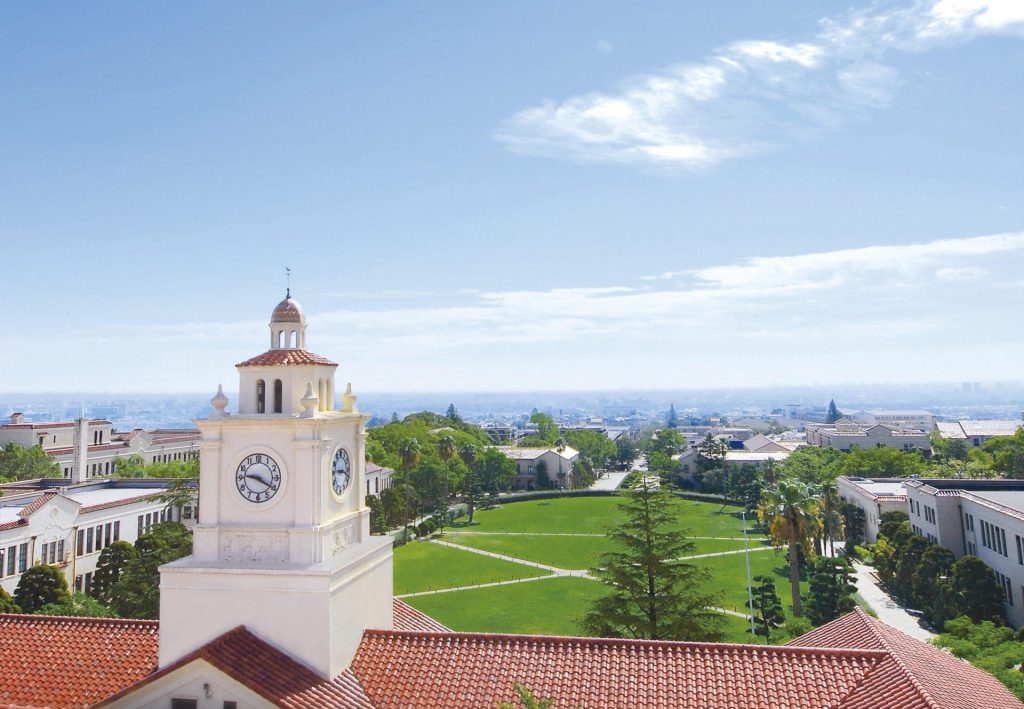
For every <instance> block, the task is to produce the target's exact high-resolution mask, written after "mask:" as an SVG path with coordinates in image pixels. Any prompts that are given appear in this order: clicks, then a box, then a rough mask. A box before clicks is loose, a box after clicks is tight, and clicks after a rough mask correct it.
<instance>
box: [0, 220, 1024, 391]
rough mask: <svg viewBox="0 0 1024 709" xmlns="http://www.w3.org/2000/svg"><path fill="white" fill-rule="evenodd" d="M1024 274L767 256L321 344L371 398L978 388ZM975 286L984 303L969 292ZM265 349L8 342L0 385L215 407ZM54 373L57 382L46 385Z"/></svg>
mask: <svg viewBox="0 0 1024 709" xmlns="http://www.w3.org/2000/svg"><path fill="white" fill-rule="evenodd" d="M1022 270H1024V232H1017V233H1007V234H997V235H992V236H981V237H973V238H962V239H942V240H935V241H931V242H927V243H915V244H905V245H888V246H886V245H882V246H870V247H865V248H856V249H839V250H833V251H822V252H817V253H809V254H797V255H791V256H760V257H753V258H747V259H742V260H739V261H737V262H734V263H723V264H721V265H715V266H709V267H705V268H699V269H691V270H678V271H669V272H666V273H663V274H660V275H658V276H656V277H654V280H644V279H641V280H640V281H639V282H638V283H637V284H636V285H624V284H618V285H610V286H607V287H589V288H555V289H549V290H511V291H488V292H463V293H451V294H447V295H446V296H445V301H446V302H451V303H453V304H451V305H445V306H436V305H435V306H430V305H425V304H423V303H420V302H417V303H416V304H409V305H405V304H402V305H398V304H396V303H395V301H393V300H387V299H385V300H382V302H381V303H380V304H377V306H376V307H375V308H373V309H367V308H362V307H359V308H352V307H342V309H340V310H337V311H327V312H310V313H309V321H310V326H309V344H310V348H311V349H313V350H314V351H317V352H320V353H322V354H325V355H327V356H330V357H332V358H339V359H340V361H341V362H342V368H343V369H342V371H341V374H340V376H341V377H342V378H343V381H350V380H351V381H354V382H355V383H356V386H357V388H358V389H368V388H373V389H396V388H398V389H401V388H432V389H469V388H478V389H502V388H512V389H517V388H518V389H532V390H536V389H541V388H545V387H548V388H590V389H600V388H616V387H628V386H657V387H671V386H696V385H702V386H703V385H710V384H713V383H715V384H725V383H729V384H733V385H736V384H739V383H741V382H750V381H755V382H756V381H758V376H768V374H767V373H770V378H771V380H772V381H773V382H775V383H781V382H787V381H790V380H792V379H794V378H795V379H797V380H801V381H805V382H806V381H809V380H813V379H814V378H817V379H819V380H821V379H824V380H831V381H837V380H840V381H852V380H858V379H860V380H877V379H878V378H879V373H880V372H884V373H885V376H886V377H890V376H893V377H895V376H905V377H910V378H914V377H917V378H918V379H919V378H920V377H921V376H923V374H922V373H924V372H927V373H928V374H929V376H932V377H934V376H938V375H940V374H941V375H943V376H946V377H948V378H950V379H953V380H959V379H962V378H964V377H966V376H967V374H961V372H960V370H958V369H956V367H958V366H960V365H959V364H956V365H955V366H954V364H953V363H954V362H957V363H974V366H975V368H976V369H975V370H973V374H971V376H974V377H975V378H978V371H977V368H981V369H982V370H983V372H984V374H985V376H984V377H982V378H996V377H997V373H1000V374H1001V373H1003V371H1004V369H1005V371H1006V372H1013V371H1017V376H1018V377H1019V370H1014V369H1012V368H1013V367H1018V363H1019V349H1018V350H1017V351H1016V353H1015V351H1014V349H1013V348H1014V347H1018V348H1019V347H1024V336H1022V335H1021V332H1020V329H1019V328H1016V329H1014V328H1010V329H1009V330H1004V331H1001V332H1000V342H999V346H998V347H996V345H995V343H993V342H992V340H991V323H994V322H1015V321H1016V319H1018V314H1017V312H1016V310H1017V307H1016V306H1017V302H1018V301H1017V299H1015V298H1012V297H1005V296H1006V295H1011V294H1013V293H1015V292H1017V290H1018V289H1019V288H1020V284H1021V281H1020V275H1019V274H1020V273H1021V271H1022ZM979 279H984V283H985V288H976V287H972V288H965V287H964V284H965V282H968V281H971V280H979ZM1006 289H1010V290H1009V292H1007V290H1006ZM1000 291H1002V293H1003V295H1002V296H1000V297H997V296H994V295H993V294H994V293H998V292H1000ZM267 344H268V340H267V337H266V323H265V322H263V321H262V320H254V321H250V322H242V323H211V322H198V323H181V324H175V325H130V326H128V325H123V326H122V325H117V326H115V325H104V326H94V327H91V328H90V329H88V330H82V331H80V332H65V331H61V332H54V333H52V335H51V336H50V337H49V339H48V338H47V337H33V338H24V337H19V336H17V335H16V334H12V333H9V332H8V333H0V347H3V348H4V349H5V351H9V352H18V353H20V357H19V361H18V362H17V363H13V366H10V367H8V366H5V367H4V368H3V369H2V370H0V387H4V388H6V389H11V388H14V387H18V388H29V389H31V388H35V389H50V388H63V389H67V390H75V389H84V388H90V389H108V390H122V391H123V390H138V391H152V390H158V391H159V390H182V389H184V390H192V391H194V390H204V389H209V390H210V391H211V392H212V391H213V390H214V389H215V387H216V384H217V383H218V382H224V383H225V384H230V383H231V382H232V381H234V374H233V372H232V371H231V365H233V364H234V363H235V362H237V361H240V360H242V359H244V358H246V357H249V356H251V355H253V354H256V353H258V352H261V351H263V350H264V349H265V348H266V346H267ZM961 350H963V351H961ZM1004 355H1005V356H1004ZM947 361H948V364H945V365H944V364H943V362H947ZM838 363H842V368H841V371H839V370H838V369H835V370H833V368H838V367H839V364H838ZM40 371H43V372H46V373H47V376H51V375H54V376H57V377H59V378H56V379H48V380H46V381H34V380H33V377H38V376H39V375H38V372H40ZM428 373H429V374H428ZM758 373H760V375H759V374H758ZM943 373H944V374H943ZM104 377H106V379H105V378H104Z"/></svg>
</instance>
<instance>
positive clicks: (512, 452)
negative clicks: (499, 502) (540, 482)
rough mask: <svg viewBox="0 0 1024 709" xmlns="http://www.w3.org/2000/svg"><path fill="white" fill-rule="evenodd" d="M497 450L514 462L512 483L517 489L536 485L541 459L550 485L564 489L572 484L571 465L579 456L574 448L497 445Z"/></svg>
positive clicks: (572, 465)
mask: <svg viewBox="0 0 1024 709" xmlns="http://www.w3.org/2000/svg"><path fill="white" fill-rule="evenodd" d="M498 450H499V451H501V452H502V453H504V454H505V455H506V456H507V457H508V458H510V459H512V460H514V461H515V463H516V477H515V479H514V480H513V481H512V485H513V487H515V488H516V489H517V490H532V489H533V488H535V487H536V486H537V468H538V466H540V464H541V462H542V461H543V463H544V464H545V465H546V466H547V472H548V479H549V480H550V481H551V484H552V485H554V486H555V487H559V488H564V489H566V490H568V489H569V488H571V487H572V486H573V482H574V481H575V478H574V476H573V467H574V466H575V465H576V460H577V459H578V458H579V457H580V453H579V451H577V450H576V449H574V448H570V447H569V446H565V447H564V448H554V447H552V448H512V447H509V446H499V447H498Z"/></svg>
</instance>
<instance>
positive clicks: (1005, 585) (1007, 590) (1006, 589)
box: [992, 571, 1024, 606]
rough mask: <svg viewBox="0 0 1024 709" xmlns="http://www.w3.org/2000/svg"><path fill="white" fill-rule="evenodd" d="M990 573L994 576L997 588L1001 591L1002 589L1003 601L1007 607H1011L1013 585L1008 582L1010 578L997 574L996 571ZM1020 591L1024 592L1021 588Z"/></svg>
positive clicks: (1023, 588)
mask: <svg viewBox="0 0 1024 709" xmlns="http://www.w3.org/2000/svg"><path fill="white" fill-rule="evenodd" d="M992 573H993V574H995V575H996V583H998V584H999V587H1000V588H1001V589H1003V601H1004V602H1005V603H1006V604H1007V605H1008V606H1012V605H1013V583H1012V582H1011V581H1010V577H1009V576H1005V575H1003V574H1001V573H999V572H998V571H993V572H992ZM1022 590H1024V587H1022Z"/></svg>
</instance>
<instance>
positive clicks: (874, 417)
mask: <svg viewBox="0 0 1024 709" xmlns="http://www.w3.org/2000/svg"><path fill="white" fill-rule="evenodd" d="M850 418H854V419H857V420H859V421H863V422H864V423H867V424H872V425H874V424H879V423H882V424H885V425H887V426H892V427H893V428H916V429H917V430H919V431H924V432H925V433H931V432H932V431H934V430H935V423H936V421H937V419H936V417H935V414H933V413H932V412H931V411H924V410H923V409H907V410H902V409H895V410H889V409H876V410H873V411H858V412H857V413H855V414H851V415H850Z"/></svg>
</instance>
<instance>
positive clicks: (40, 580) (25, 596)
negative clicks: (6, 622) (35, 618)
mask: <svg viewBox="0 0 1024 709" xmlns="http://www.w3.org/2000/svg"><path fill="white" fill-rule="evenodd" d="M70 601H71V593H69V592H68V581H67V579H66V578H64V572H63V571H61V570H60V569H58V568H57V567H56V566H50V565H48V564H36V565H35V566H33V567H32V568H31V569H29V570H28V571H26V572H25V573H23V574H22V575H21V580H20V581H18V587H17V588H16V589H14V602H15V603H17V604H18V605H19V606H20V607H21V610H22V612H23V613H36V612H37V611H38V610H39V609H40V608H42V607H43V606H45V605H46V604H47V603H68V602H70Z"/></svg>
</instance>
